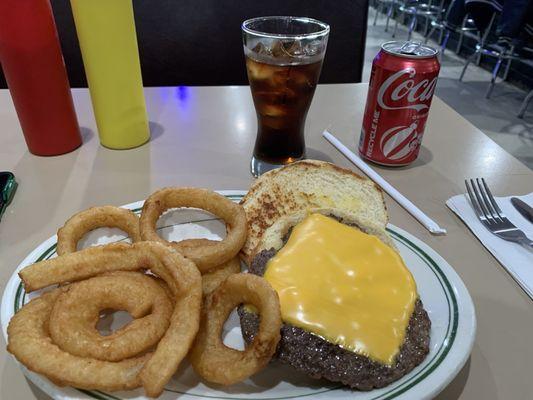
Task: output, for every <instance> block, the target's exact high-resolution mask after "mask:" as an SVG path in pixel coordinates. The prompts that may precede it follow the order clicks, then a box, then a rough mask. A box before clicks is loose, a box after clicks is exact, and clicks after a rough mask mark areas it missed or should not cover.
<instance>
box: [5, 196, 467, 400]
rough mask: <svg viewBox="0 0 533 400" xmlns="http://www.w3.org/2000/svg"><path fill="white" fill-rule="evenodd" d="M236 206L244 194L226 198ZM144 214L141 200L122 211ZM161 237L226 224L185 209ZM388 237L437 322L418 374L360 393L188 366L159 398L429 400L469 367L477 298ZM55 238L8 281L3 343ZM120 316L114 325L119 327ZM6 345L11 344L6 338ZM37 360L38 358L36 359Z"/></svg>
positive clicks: (234, 338) (274, 375)
mask: <svg viewBox="0 0 533 400" xmlns="http://www.w3.org/2000/svg"><path fill="white" fill-rule="evenodd" d="M220 193H222V194H224V195H226V196H227V197H229V198H230V199H232V200H234V201H238V200H240V198H241V197H242V195H243V194H244V192H242V191H222V192H220ZM124 207H126V208H129V209H132V210H134V211H136V212H140V208H141V207H142V202H137V203H132V204H128V205H126V206H124ZM158 227H159V228H160V234H161V235H162V236H164V237H166V238H170V239H172V240H180V239H182V238H184V237H206V238H211V239H218V238H220V235H221V234H223V233H224V226H223V224H222V223H221V222H220V221H218V220H216V219H214V218H213V217H212V216H209V215H207V214H205V213H203V212H201V211H196V210H179V211H176V212H173V213H168V214H165V215H163V217H162V218H161V219H160V220H159V222H158ZM388 231H389V233H390V235H391V236H392V238H393V239H394V241H395V243H396V245H397V246H398V248H399V249H400V253H401V255H402V257H403V258H404V260H405V263H406V264H407V266H408V267H409V269H410V270H411V272H412V273H413V275H414V277H415V279H416V282H417V285H418V290H419V293H420V297H421V299H422V301H423V303H424V307H425V309H426V310H427V311H428V313H429V317H430V319H431V344H430V353H429V355H428V356H427V357H426V359H425V360H424V362H423V363H422V364H420V365H419V366H418V367H417V368H415V369H414V370H413V371H411V373H409V374H407V375H406V376H404V377H403V378H402V379H400V380H398V381H396V382H394V383H392V384H391V385H389V386H387V387H385V388H383V389H379V390H373V391H370V392H356V391H351V390H348V389H345V388H343V387H341V386H339V385H336V384H329V383H328V382H326V381H317V380H313V379H310V378H307V377H306V376H304V375H301V374H299V373H297V372H295V371H293V370H291V369H290V368H289V367H287V366H284V365H281V364H278V363H276V364H275V365H270V366H269V367H267V368H265V369H264V370H263V371H261V372H260V373H258V374H256V375H254V376H253V377H252V378H250V379H248V380H246V381H245V382H243V383H241V384H238V385H234V386H231V387H219V386H213V385H207V384H205V383H204V382H202V381H201V380H200V379H199V378H198V377H197V376H196V375H195V374H194V372H193V371H192V369H191V368H190V366H189V365H187V364H188V363H187V362H183V363H182V367H181V368H180V370H179V371H178V372H177V373H176V374H175V376H174V378H173V379H172V380H171V381H170V382H169V383H168V384H167V386H166V390H165V391H164V393H163V395H162V396H161V399H167V400H170V399H176V398H180V399H192V398H196V399H197V398H206V399H252V398H253V399H269V400H274V399H295V398H300V397H306V398H312V399H343V398H350V399H356V400H370V399H372V400H386V399H429V398H432V397H434V396H435V395H436V394H437V393H438V392H440V391H441V390H442V389H443V388H444V387H445V386H446V385H447V384H448V383H449V382H450V381H451V380H452V379H453V378H454V377H455V375H456V374H457V373H458V372H459V370H460V369H461V367H462V366H463V365H464V363H465V362H466V360H467V358H468V356H469V354H470V351H471V349H472V345H473V342H474V336H475V330H476V317H475V311H474V305H473V304H472V299H471V298H470V295H469V294H468V291H467V289H466V287H465V285H464V284H463V282H462V281H461V279H460V278H459V276H458V275H457V274H456V273H455V271H454V270H453V268H452V267H451V266H450V265H449V264H448V263H447V262H446V261H445V260H444V259H443V258H442V257H440V256H439V255H438V254H437V253H436V252H435V251H433V250H432V249H431V248H430V247H429V246H427V245H426V244H424V243H422V242H421V241H420V240H418V239H417V238H415V237H414V236H412V235H410V234H408V233H407V232H405V231H404V230H402V229H400V228H397V227H395V226H393V225H389V227H388ZM117 240H124V237H123V236H120V231H118V230H114V229H99V230H97V231H95V232H93V233H91V234H89V235H88V236H87V237H86V238H85V239H84V240H83V243H81V246H88V245H91V244H95V243H98V244H101V243H109V242H113V241H117ZM56 242H57V236H53V237H51V238H50V239H48V240H47V241H45V242H44V243H42V244H41V245H40V246H38V247H37V248H36V249H35V250H34V251H32V252H31V253H30V254H29V255H28V257H26V259H25V260H24V261H23V262H22V263H21V264H20V265H19V266H18V268H17V269H16V271H15V272H14V273H13V276H12V277H11V279H10V280H9V282H8V284H7V286H6V289H5V291H4V295H3V298H2V305H1V322H2V331H3V333H4V337H6V329H7V324H8V322H9V319H10V318H11V317H12V316H13V314H14V312H16V310H18V309H19V308H20V307H21V306H22V305H23V304H25V303H27V302H28V301H29V299H31V298H32V297H34V296H36V295H38V294H39V293H32V294H30V295H26V294H25V292H24V289H23V286H22V283H21V281H20V279H19V277H18V275H17V272H18V271H19V270H20V269H22V268H23V267H25V266H27V265H30V264H32V263H34V262H36V261H40V260H44V259H48V258H51V257H55V256H56V253H55V248H56ZM120 318H121V317H120V316H117V314H115V317H114V321H113V327H116V326H117V325H119V326H120V321H118V320H120ZM6 340H7V339H6ZM224 343H226V344H227V345H230V346H232V347H235V348H243V339H242V336H241V331H240V325H239V322H238V318H237V317H236V316H235V314H233V315H232V316H231V317H230V319H229V320H228V321H227V322H226V325H225V337H224ZM35 356H36V357H38V356H39V355H38V354H36V355H35ZM21 367H22V369H23V370H24V373H25V374H26V375H27V376H28V378H29V379H30V380H31V381H32V382H33V383H35V384H36V385H37V386H38V387H39V388H41V389H42V390H43V391H45V392H46V393H48V394H49V395H50V396H52V397H53V398H54V399H134V398H135V399H141V398H144V397H143V391H142V389H138V390H135V391H129V392H114V393H105V392H101V391H88V390H78V389H74V388H70V387H66V388H65V387H58V386H56V385H54V384H53V383H51V382H50V381H49V380H47V379H46V378H44V377H43V376H41V375H38V374H35V373H33V372H31V371H28V370H27V369H26V368H24V367H23V366H21Z"/></svg>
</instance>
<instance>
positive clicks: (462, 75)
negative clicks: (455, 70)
mask: <svg viewBox="0 0 533 400" xmlns="http://www.w3.org/2000/svg"><path fill="white" fill-rule="evenodd" d="M479 51H480V50H479V49H478V50H476V51H475V53H473V54H471V55H470V56H469V57H468V58H467V59H466V61H465V65H464V67H463V70H462V71H461V75H460V76H459V81H462V80H463V77H464V76H465V72H466V69H467V68H468V64H470V63H471V62H472V60H473V59H474V58H475V57H476V55H477V53H478V52H479Z"/></svg>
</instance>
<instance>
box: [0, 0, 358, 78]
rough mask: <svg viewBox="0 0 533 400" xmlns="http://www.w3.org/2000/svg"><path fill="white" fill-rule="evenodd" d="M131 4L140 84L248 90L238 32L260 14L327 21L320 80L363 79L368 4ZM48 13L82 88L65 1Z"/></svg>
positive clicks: (319, 0) (166, 0) (232, 0)
mask: <svg viewBox="0 0 533 400" xmlns="http://www.w3.org/2000/svg"><path fill="white" fill-rule="evenodd" d="M133 5H134V9H135V23H136V27H137V38H138V42H139V53H140V57H141V69H142V73H143V82H144V85H145V86H177V85H244V84H248V79H247V77H246V70H245V66H244V55H243V48H242V39H241V27H240V26H241V23H242V21H243V20H245V19H248V18H252V17H257V16H263V15H297V16H307V17H312V18H316V19H319V20H321V21H324V22H326V23H328V24H329V25H330V26H331V33H330V37H329V43H328V49H327V53H326V57H325V60H324V66H323V70H322V75H321V78H320V82H322V83H343V82H360V81H361V74H362V69H363V60H364V46H365V38H366V24H367V13H368V0H337V1H335V2H331V1H330V0H269V1H261V2H260V1H256V0H240V1H238V0H180V1H177V0H133ZM52 7H53V10H54V15H55V18H56V24H57V27H58V32H59V37H60V40H61V46H62V49H63V55H64V58H65V63H66V66H67V70H68V74H69V79H70V83H71V86H72V87H86V86H87V82H86V80H85V73H84V70H83V63H82V59H81V54H80V50H79V45H78V41H77V37H76V30H75V26H74V21H73V19H72V13H71V9H70V1H69V0H52ZM2 85H3V86H2ZM0 87H5V81H3V77H2V76H0Z"/></svg>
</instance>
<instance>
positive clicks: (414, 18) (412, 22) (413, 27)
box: [407, 14, 418, 40]
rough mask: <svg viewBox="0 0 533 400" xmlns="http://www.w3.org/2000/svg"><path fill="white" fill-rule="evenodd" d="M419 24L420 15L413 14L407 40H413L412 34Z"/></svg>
mask: <svg viewBox="0 0 533 400" xmlns="http://www.w3.org/2000/svg"><path fill="white" fill-rule="evenodd" d="M417 24H418V17H417V16H416V14H413V19H412V20H411V23H410V24H409V32H408V33H407V40H411V35H412V34H413V31H414V30H415V29H416V26H417Z"/></svg>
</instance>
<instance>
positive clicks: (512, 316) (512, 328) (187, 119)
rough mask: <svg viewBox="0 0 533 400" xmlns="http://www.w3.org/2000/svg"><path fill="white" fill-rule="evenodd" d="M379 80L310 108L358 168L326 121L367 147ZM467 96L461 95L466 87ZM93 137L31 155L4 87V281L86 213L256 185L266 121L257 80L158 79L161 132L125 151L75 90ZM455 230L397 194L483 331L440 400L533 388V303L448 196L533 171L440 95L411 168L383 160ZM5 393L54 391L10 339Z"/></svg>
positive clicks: (413, 228) (0, 127) (312, 125)
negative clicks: (369, 103) (437, 231)
mask: <svg viewBox="0 0 533 400" xmlns="http://www.w3.org/2000/svg"><path fill="white" fill-rule="evenodd" d="M366 92H367V86H366V85H365V84H342V85H322V86H320V87H319V88H318V90H317V92H316V95H315V99H314V101H313V105H312V106H311V110H310V112H309V116H308V119H307V128H306V140H307V145H308V156H309V157H310V158H318V159H324V160H328V161H332V162H334V163H336V164H338V165H340V166H343V167H347V168H352V169H353V168H354V167H353V166H352V165H351V164H350V163H349V162H348V161H347V160H346V159H345V158H344V157H343V156H341V155H340V154H339V153H338V152H337V151H336V150H335V149H334V148H333V147H331V145H329V144H328V143H327V142H326V141H325V140H324V139H322V138H321V132H322V130H323V129H324V128H326V127H327V126H329V125H331V129H330V130H331V131H332V132H333V133H334V134H335V135H336V136H337V137H338V138H339V139H340V140H342V141H343V142H344V143H345V144H347V145H348V146H350V147H351V148H352V149H355V144H356V142H357V140H358V138H359V131H360V127H361V121H362V114H363V109H364V105H365V99H366ZM458 95H459V94H458ZM74 100H75V103H76V109H77V112H78V118H79V122H80V125H81V126H82V127H83V128H82V133H83V138H84V144H83V146H82V147H81V148H79V149H78V150H76V151H74V152H72V153H70V154H66V155H63V156H59V157H49V158H43V157H36V156H33V155H31V154H30V153H29V152H28V150H27V148H26V145H25V143H24V140H23V136H22V133H21V130H20V127H19V124H18V120H17V116H16V114H15V110H14V108H13V104H12V102H11V98H10V96H9V92H8V91H7V90H0V170H10V171H13V172H14V174H15V175H16V177H17V181H18V182H19V189H18V191H17V193H16V196H15V199H14V201H13V204H11V205H10V206H9V207H8V209H7V211H6V214H5V215H4V217H3V219H2V221H1V223H0V282H1V284H2V289H3V287H4V286H5V284H6V282H7V280H8V279H9V277H10V276H11V274H12V272H13V270H14V269H15V268H16V266H17V265H18V264H19V263H20V262H21V261H22V260H23V258H24V257H25V256H26V255H27V254H28V253H29V252H30V251H31V250H32V249H34V248H35V247H36V246H37V245H38V244H40V243H41V242H42V241H44V240H45V239H47V238H48V237H50V236H51V235H53V234H54V233H55V232H56V230H57V229H58V227H60V226H61V225H62V224H63V223H64V221H65V220H66V219H67V218H68V217H69V216H70V215H72V214H74V213H75V212H77V211H80V210H83V209H85V208H87V207H90V206H93V205H103V204H113V205H121V204H126V203H130V202H133V201H136V200H140V199H144V198H145V197H146V196H147V195H148V194H150V193H151V192H152V191H154V190H155V189H157V188H160V187H163V186H169V185H174V186H176V185H191V186H200V187H208V188H212V189H246V188H247V187H248V186H249V185H250V183H251V181H252V177H251V175H250V173H249V161H250V155H251V152H252V148H253V142H254V139H255V129H256V119H255V112H254V109H253V105H252V100H251V96H250V91H249V88H248V87H235V86H233V87H197V88H191V87H178V88H173V87H169V88H149V89H146V102H147V107H148V113H149V116H150V121H152V122H151V129H152V140H151V141H150V142H149V143H148V144H146V145H144V146H141V147H139V148H136V149H132V150H124V151H113V150H109V149H106V148H103V147H102V146H100V145H99V142H98V136H97V131H96V126H95V121H94V117H93V114H92V107H91V105H90V99H89V95H88V92H87V90H83V89H80V90H74ZM376 169H377V170H378V172H379V173H380V174H382V175H383V176H384V177H385V178H386V179H387V180H388V181H389V182H390V183H392V184H393V185H394V186H395V187H396V188H398V189H399V190H400V191H401V192H402V193H403V194H405V195H406V196H407V197H408V198H409V199H410V200H412V201H413V202H414V203H415V204H417V205H418V206H419V207H420V208H421V209H422V210H423V211H425V212H426V213H427V214H428V215H430V216H431V217H432V218H434V219H435V220H436V221H437V222H438V223H439V224H440V225H441V226H442V227H444V228H446V229H447V230H448V234H447V235H446V236H438V237H437V236H432V235H431V234H429V233H428V231H426V230H425V228H423V227H422V226H421V225H420V224H418V223H417V222H416V221H415V220H414V219H413V218H412V217H411V216H410V215H409V214H408V213H407V212H406V211H404V210H403V209H402V208H401V207H400V206H399V205H398V204H396V203H395V202H394V201H393V200H391V199H390V198H388V199H387V206H388V209H389V213H390V220H391V222H392V223H393V224H395V225H397V226H399V227H401V228H403V229H405V230H407V231H408V232H410V233H412V234H413V235H415V236H417V237H418V238H419V239H421V240H422V241H424V242H426V243H427V244H428V245H430V246H431V247H433V248H434V249H435V250H436V251H437V252H439V253H440V254H441V255H442V256H443V257H444V258H445V259H446V260H447V261H448V262H449V263H450V264H451V265H452V266H453V267H454V268H455V270H456V271H457V273H458V274H459V275H460V276H461V278H462V279H463V281H464V282H465V284H466V286H467V288H468V289H469V291H470V294H471V295H472V298H473V300H474V303H475V306H476V312H477V321H478V331H477V338H476V341H475V344H474V348H473V351H472V355H471V358H470V359H469V361H468V362H467V364H466V365H465V367H464V368H463V369H462V370H461V371H460V373H459V375H458V376H457V378H456V379H455V380H454V381H453V382H452V383H451V384H450V385H449V386H448V387H447V388H446V389H445V390H444V391H443V392H442V393H441V395H440V396H439V397H438V399H472V400H474V399H476V400H477V399H483V400H491V399H505V400H510V399H513V400H514V399H531V398H533V378H532V377H533V345H532V340H533V339H532V338H533V303H532V302H531V300H530V299H529V298H528V297H527V296H526V295H525V294H524V293H523V292H522V290H521V289H520V288H519V287H518V286H517V284H516V283H515V282H514V281H513V280H512V278H511V277H510V276H509V275H508V274H507V273H506V272H505V271H504V270H503V268H502V267H501V266H500V265H499V264H498V262H497V261H496V260H495V259H494V258H493V257H492V256H491V255H490V254H489V252H488V251H487V250H485V248H484V247H483V246H482V245H481V244H480V243H479V242H478V241H477V239H476V238H475V237H474V236H473V235H472V233H471V232H470V231H469V230H468V229H467V228H466V227H465V226H464V225H463V223H462V222H461V221H460V220H459V219H458V218H457V217H456V216H455V215H454V214H453V213H452V212H451V211H450V210H449V209H447V208H446V206H445V204H444V202H445V201H446V200H447V199H448V198H449V197H451V196H453V195H455V194H459V193H463V192H464V188H463V180H464V178H466V177H479V176H484V177H485V178H487V179H488V182H489V184H490V186H491V187H492V188H493V193H495V194H497V195H510V194H525V193H529V192H532V191H533V173H532V171H531V170H529V169H528V168H527V167H526V166H524V165H523V164H521V163H520V162H519V161H517V160H516V159H515V158H513V157H512V156H511V155H510V154H508V153H507V152H505V151H504V150H503V149H502V148H501V147H499V146H498V145H497V144H496V143H494V142H493V141H492V140H491V139H489V138H488V137H487V136H485V135H484V134H483V133H482V132H480V131H479V130H478V129H476V128H475V127H474V126H472V125H471V124H470V123H468V122H467V121H466V120H465V119H463V118H462V117H461V116H459V114H457V113H456V112H455V111H453V110H452V109H451V108H449V107H448V106H447V105H446V104H444V103H443V102H442V101H440V100H439V99H437V98H435V99H434V100H433V105H432V107H431V114H430V117H429V122H428V126H427V129H426V133H425V136H424V140H423V147H422V150H421V154H420V157H419V159H418V160H417V161H416V162H415V163H414V164H412V165H411V166H409V167H407V168H402V169H386V168H377V167H376ZM0 351H1V353H0V374H1V376H0V398H1V399H32V398H39V399H45V398H48V397H47V396H46V395H44V394H43V393H42V392H40V391H39V390H38V389H37V388H36V387H35V386H33V385H32V384H30V383H29V382H28V381H27V380H25V379H24V376H23V374H22V372H21V370H20V369H19V367H18V366H17V364H16V363H15V362H14V361H13V358H12V357H11V356H10V355H8V354H7V353H6V351H5V348H4V346H3V345H2V346H1V350H0Z"/></svg>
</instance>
